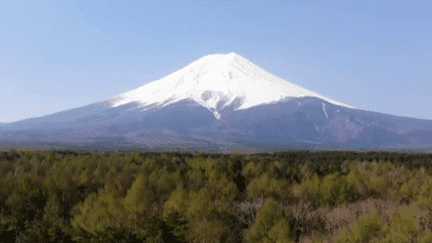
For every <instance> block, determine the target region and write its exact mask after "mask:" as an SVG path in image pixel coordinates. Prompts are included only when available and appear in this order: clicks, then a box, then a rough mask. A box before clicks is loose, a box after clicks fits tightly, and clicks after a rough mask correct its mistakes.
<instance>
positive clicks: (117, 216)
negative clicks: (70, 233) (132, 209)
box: [72, 191, 127, 233]
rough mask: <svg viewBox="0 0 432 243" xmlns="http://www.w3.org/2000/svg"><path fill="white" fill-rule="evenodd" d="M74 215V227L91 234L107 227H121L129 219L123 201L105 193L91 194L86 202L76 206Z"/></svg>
mask: <svg viewBox="0 0 432 243" xmlns="http://www.w3.org/2000/svg"><path fill="white" fill-rule="evenodd" d="M72 214H73V219H72V225H73V226H74V227H81V228H84V229H86V230H87V231H89V232H91V233H95V232H96V231H97V230H103V229H105V228H107V227H119V226H120V225H121V224H122V223H124V222H125V221H126V217H127V213H126V209H125V208H124V206H123V204H122V202H121V200H120V199H118V198H115V197H114V196H113V194H112V193H109V192H105V191H101V192H99V193H91V194H89V195H88V196H87V197H86V199H85V201H84V202H81V203H79V204H77V205H75V206H74V208H73V209H72Z"/></svg>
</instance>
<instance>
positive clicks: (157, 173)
mask: <svg viewBox="0 0 432 243" xmlns="http://www.w3.org/2000/svg"><path fill="white" fill-rule="evenodd" d="M149 181H150V183H151V184H152V185H155V187H156V188H157V193H158V194H161V193H171V192H172V191H174V189H175V188H176V186H177V183H178V181H179V175H178V173H175V172H169V171H167V170H166V167H165V168H158V169H155V170H154V171H153V172H152V173H151V175H150V176H149Z"/></svg>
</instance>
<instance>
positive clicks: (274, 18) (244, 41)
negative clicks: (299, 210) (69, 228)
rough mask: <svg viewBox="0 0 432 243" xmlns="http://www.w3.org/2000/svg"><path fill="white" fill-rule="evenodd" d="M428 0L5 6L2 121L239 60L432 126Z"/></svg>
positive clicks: (0, 5) (0, 21) (0, 58)
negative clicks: (203, 63)
mask: <svg viewBox="0 0 432 243" xmlns="http://www.w3.org/2000/svg"><path fill="white" fill-rule="evenodd" d="M431 7H432V3H430V2H429V1H415V0H413V1H299V2H294V1H268V0H266V1H227V0H224V1H169V2H167V1H160V0H159V1H108V0H106V1H102V0H100V1H98V0H94V1H42V0H41V1H20V0H13V1H7V0H2V1H0V33H1V34H0V89H1V91H2V92H1V95H0V104H1V105H0V122H12V121H17V120H21V119H25V118H30V117H38V116H43V115H47V114H50V113H54V112H57V111H61V110H65V109H70V108H75V107H79V106H83V105H87V104H90V103H93V102H96V101H101V100H104V99H107V98H109V97H111V96H114V95H117V94H119V93H122V92H125V91H129V90H131V89H134V88H137V87H139V86H141V85H144V84H146V83H148V82H151V81H154V80H156V79H160V78H162V77H164V76H166V75H168V74H170V73H172V72H174V71H176V70H179V69H181V68H183V67H184V66H186V65H187V64H189V63H191V62H193V61H195V60H197V59H198V58H200V57H202V56H205V55H208V54H213V53H229V52H236V53H238V54H240V55H242V56H243V57H245V58H247V59H249V60H251V61H252V62H254V63H255V64H257V65H258V66H260V67H262V68H264V69H265V70H267V71H269V72H271V73H273V74H275V75H277V76H280V77H282V78H284V79H286V80H289V81H292V82H294V83H296V84H298V85H301V86H303V87H305V88H308V89H310V90H313V91H316V92H318V93H320V94H323V95H325V96H327V97H330V98H333V99H335V100H338V101H341V102H344V103H347V104H349V105H352V106H355V107H357V108H360V109H364V110H370V111H377V112H382V113H387V114H394V115H400V116H408V117H416V118H422V119H432V61H431V45H432V28H431V26H432V13H431V12H430V8H431Z"/></svg>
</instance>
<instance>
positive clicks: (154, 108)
mask: <svg viewBox="0 0 432 243" xmlns="http://www.w3.org/2000/svg"><path fill="white" fill-rule="evenodd" d="M6 147H9V148H10V147H15V148H16V147H21V148H23V147H28V148H41V147H42V148H43V147H45V148H46V147H51V148H53V147H54V148H56V147H60V148H65V147H66V148H73V147H80V148H81V149H98V150H99V149H110V150H111V149H123V148H125V149H127V148H137V147H138V148H140V149H141V148H144V149H148V148H152V149H155V148H157V149H162V150H183V151H184V150H188V151H190V150H193V151H196V150H207V151H208V150H212V151H219V152H223V151H234V152H236V151H237V152H239V151H240V152H241V151H254V150H255V151H256V150H267V151H278V150H285V149H292V148H294V149H312V150H313V149H329V148H333V149H338V150H340V149H389V148H396V149H402V148H407V149H411V150H418V149H423V150H427V149H431V148H432V121H429V120H421V119H414V118H406V117H399V116H392V115H387V114H382V113H377V112H370V111H364V110H360V109H357V108H356V109H353V107H351V106H349V105H346V104H343V103H341V102H337V101H334V100H332V99H329V98H326V97H324V96H323V95H320V94H317V93H315V92H312V91H310V90H307V89H305V88H302V87H300V86H298V85H296V84H293V83H291V82H288V81H286V80H283V79H281V78H278V77H276V76H275V75H272V74H270V73H268V72H266V71H264V70H263V69H261V68H259V67H258V66H256V65H255V64H253V63H252V62H250V61H248V60H247V59H246V58H244V57H242V56H240V55H238V54H236V53H229V54H213V55H208V56H204V57H202V58H200V59H198V60H197V61H195V62H193V63H191V64H189V65H187V66H186V67H184V68H182V69H180V70H178V71H176V72H174V73H172V74H170V75H168V76H166V77H164V78H162V79H159V80H156V81H153V82H151V83H148V84H146V85H143V86H141V87H139V88H137V89H134V90H132V91H129V92H125V93H122V94H119V95H117V96H116V97H114V98H113V99H110V100H105V101H102V102H97V103H93V104H89V105H87V106H83V107H78V108H75V109H70V110H65V111H61V112H57V113H54V114H50V115H47V116H44V117H38V118H31V119H26V120H21V121H17V122H13V123H7V124H0V148H6Z"/></svg>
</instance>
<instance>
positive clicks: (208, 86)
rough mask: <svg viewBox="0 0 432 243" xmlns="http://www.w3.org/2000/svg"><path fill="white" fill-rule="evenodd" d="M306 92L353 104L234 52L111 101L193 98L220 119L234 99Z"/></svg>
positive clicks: (157, 102)
mask: <svg viewBox="0 0 432 243" xmlns="http://www.w3.org/2000/svg"><path fill="white" fill-rule="evenodd" d="M306 96H310V97H316V98H320V99H323V100H325V101H328V102H330V103H332V104H335V105H340V106H344V107H349V108H354V107H351V106H348V105H346V104H343V103H341V102H337V101H335V100H332V99H329V98H326V97H324V96H322V95H320V94H317V93H315V92H312V91H310V90H307V89H305V88H302V87H300V86H298V85H296V84H293V83H290V82H288V81H285V80H283V79H281V78H279V77H276V76H274V75H272V74H270V73H268V72H266V71H264V70H263V69H261V68H260V67H258V66H256V65H255V64H253V63H252V62H250V61H249V60H247V59H246V58H244V57H242V56H240V55H239V54H237V53H234V52H231V53H229V54H212V55H207V56H204V57H202V58H200V59H198V60H197V61H195V62H193V63H191V64H189V65H188V66H186V67H184V68H183V69H181V70H178V71H176V72H174V73H172V74H170V75H168V76H166V77H164V78H162V79H159V80H156V81H153V82H151V83H148V84H146V85H143V86H141V87H139V88H137V89H134V90H132V91H129V92H125V93H122V94H120V95H118V96H117V97H115V99H114V100H115V101H113V102H112V104H113V107H118V106H121V105H124V104H127V103H131V102H137V103H139V104H140V108H143V109H144V110H145V109H146V108H150V107H152V108H153V107H164V106H167V105H170V104H173V103H176V102H178V101H180V100H184V99H192V100H194V101H195V102H197V103H198V104H200V105H201V106H203V107H205V108H207V109H208V110H210V111H211V112H212V113H213V114H214V116H215V117H216V119H219V118H220V110H222V109H224V108H226V107H227V106H230V105H232V104H233V102H234V101H235V100H238V101H239V103H238V104H236V105H235V107H233V108H234V110H243V109H248V108H251V107H254V106H258V105H263V104H270V103H274V102H279V101H281V100H284V99H285V100H286V99H290V98H299V97H306Z"/></svg>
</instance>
